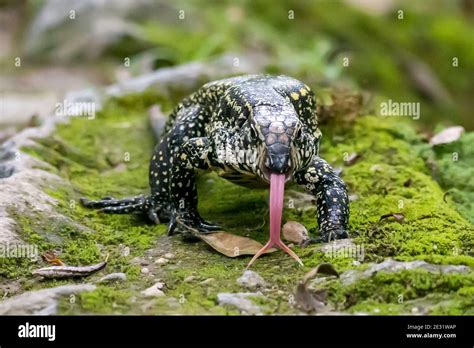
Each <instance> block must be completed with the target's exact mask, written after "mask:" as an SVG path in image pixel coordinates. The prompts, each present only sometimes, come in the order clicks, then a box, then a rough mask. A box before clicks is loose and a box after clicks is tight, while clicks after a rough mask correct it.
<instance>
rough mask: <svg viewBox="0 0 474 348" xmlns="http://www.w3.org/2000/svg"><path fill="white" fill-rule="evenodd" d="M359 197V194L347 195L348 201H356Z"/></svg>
mask: <svg viewBox="0 0 474 348" xmlns="http://www.w3.org/2000/svg"><path fill="white" fill-rule="evenodd" d="M358 199H359V195H358V194H355V193H354V194H352V195H349V201H350V202H354V201H357V200H358Z"/></svg>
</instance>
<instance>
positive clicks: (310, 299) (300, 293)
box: [295, 263, 339, 313]
mask: <svg viewBox="0 0 474 348" xmlns="http://www.w3.org/2000/svg"><path fill="white" fill-rule="evenodd" d="M318 273H321V274H328V275H334V276H336V277H339V273H338V272H337V271H336V269H335V268H334V266H333V265H331V264H330V263H321V264H319V265H318V266H317V267H315V268H313V269H311V270H310V271H309V272H308V273H306V274H305V275H304V277H303V281H302V282H301V283H300V284H298V286H297V287H296V294H295V301H296V304H297V305H298V306H299V307H300V308H301V309H302V310H303V311H305V312H308V313H310V312H318V313H324V312H328V311H330V308H329V307H328V306H327V305H326V304H325V301H326V298H327V295H328V293H327V290H325V289H319V290H315V291H311V290H309V289H308V283H309V281H310V280H311V279H313V278H314V277H315V276H316V275H317V274H318Z"/></svg>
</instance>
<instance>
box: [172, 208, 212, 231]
mask: <svg viewBox="0 0 474 348" xmlns="http://www.w3.org/2000/svg"><path fill="white" fill-rule="evenodd" d="M177 227H182V228H183V229H184V230H191V231H192V232H194V233H196V232H197V233H203V234H206V233H212V232H215V231H219V230H221V227H220V226H219V225H217V224H215V223H212V222H209V221H206V220H204V219H203V218H202V217H201V216H199V214H197V213H194V214H189V213H188V214H179V215H177V214H175V215H173V217H172V218H171V220H170V223H169V225H168V235H169V236H172V235H173V234H174V233H175V232H176V228H177Z"/></svg>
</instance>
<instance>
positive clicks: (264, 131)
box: [82, 75, 349, 247]
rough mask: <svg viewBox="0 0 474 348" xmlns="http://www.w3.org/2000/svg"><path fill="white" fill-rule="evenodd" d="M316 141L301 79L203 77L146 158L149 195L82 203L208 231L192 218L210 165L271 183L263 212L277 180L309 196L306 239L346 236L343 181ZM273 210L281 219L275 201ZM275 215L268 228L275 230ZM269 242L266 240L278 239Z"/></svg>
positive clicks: (244, 181) (238, 177)
mask: <svg viewBox="0 0 474 348" xmlns="http://www.w3.org/2000/svg"><path fill="white" fill-rule="evenodd" d="M320 138H321V132H320V130H319V129H318V120H317V115H316V102H315V97H314V93H313V92H312V91H311V89H310V88H309V87H308V86H306V85H305V84H303V83H302V82H300V81H298V80H296V79H293V78H290V77H287V76H272V75H247V76H238V77H233V78H228V79H223V80H219V81H214V82H210V83H207V84H205V85H204V86H202V87H201V88H200V89H199V90H198V91H197V92H195V93H193V94H191V95H190V96H188V97H187V98H185V99H184V100H183V101H182V102H181V103H180V104H179V105H177V106H176V108H175V109H174V111H173V112H172V113H171V115H170V117H169V120H168V122H167V124H166V126H165V129H164V134H163V136H162V137H161V141H160V142H159V144H158V145H157V146H156V147H155V150H154V153H153V156H152V158H151V162H150V171H149V182H150V188H151V194H150V195H149V196H142V195H141V196H137V197H133V198H125V199H114V198H111V197H106V198H103V199H101V200H98V201H90V200H87V199H82V203H83V204H84V205H85V206H86V207H91V208H97V209H100V210H101V211H102V212H105V213H114V214H124V213H133V212H141V213H145V214H146V215H147V216H148V217H149V218H150V219H151V220H152V221H154V222H155V223H157V224H158V223H160V222H168V221H169V228H168V233H169V234H170V235H171V234H173V232H174V231H175V229H176V226H177V224H178V222H179V225H180V226H182V225H184V226H189V227H191V228H193V229H194V230H198V231H200V232H202V233H206V232H211V231H215V230H218V229H220V228H219V227H218V226H216V225H215V224H213V223H210V222H208V221H206V220H204V219H203V218H202V217H201V216H200V215H199V212H198V210H197V202H198V197H197V189H196V174H197V169H204V170H214V171H216V172H217V173H218V174H219V175H220V176H221V177H224V178H226V179H228V180H230V181H232V182H235V183H237V184H240V185H244V186H249V187H259V186H260V187H268V186H269V184H271V185H270V215H272V209H274V208H272V204H273V205H275V204H276V205H277V206H278V204H277V203H272V194H273V197H274V199H273V201H279V200H280V201H282V200H283V188H284V185H285V182H289V181H294V182H296V183H297V184H300V185H302V186H304V188H305V189H306V190H307V191H309V192H310V193H311V194H313V195H314V196H315V197H316V204H317V218H318V224H319V237H318V238H315V239H312V241H317V242H319V241H328V240H332V239H336V238H346V237H347V236H348V235H347V225H348V220H349V200H348V196H347V190H346V186H345V184H344V182H343V181H342V180H341V179H340V178H339V177H338V175H337V174H336V173H335V172H334V170H333V169H332V168H331V167H330V165H329V164H328V163H327V162H326V161H324V160H323V159H322V158H320V157H319V154H318V152H319V142H320ZM278 178H279V179H278ZM273 180H275V184H273ZM278 180H279V181H280V183H277V181H278ZM272 186H275V187H277V186H278V187H280V188H279V189H277V188H275V189H273V187H272ZM275 197H276V198H275ZM280 205H281V204H280ZM278 209H280V212H279V214H278V213H277V214H276V215H279V219H280V221H281V209H282V206H281V208H278ZM276 215H275V216H276ZM276 219H277V220H275V224H278V226H277V227H274V228H273V229H275V228H277V229H278V233H279V229H280V226H279V224H280V222H279V221H278V218H276ZM270 221H271V222H272V218H271V219H270ZM270 225H272V223H271V224H270ZM270 229H271V230H272V226H270ZM271 233H272V232H271ZM275 234H276V232H274V237H275V238H276V239H278V240H279V237H276V235H275ZM275 238H274V239H275ZM276 239H275V240H273V242H274V243H270V242H269V244H271V245H274V244H278V243H277V240H276ZM271 245H270V246H271ZM285 247H286V246H285Z"/></svg>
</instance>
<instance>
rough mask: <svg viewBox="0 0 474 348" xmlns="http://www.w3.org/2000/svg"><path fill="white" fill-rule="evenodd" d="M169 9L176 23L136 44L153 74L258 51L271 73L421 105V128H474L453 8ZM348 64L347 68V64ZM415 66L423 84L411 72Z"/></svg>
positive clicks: (307, 4) (461, 29) (229, 4)
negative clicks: (155, 69)
mask: <svg viewBox="0 0 474 348" xmlns="http://www.w3.org/2000/svg"><path fill="white" fill-rule="evenodd" d="M174 6H175V7H176V13H177V16H176V23H175V25H169V24H167V25H164V24H162V23H161V24H160V22H159V21H149V22H145V23H141V24H140V28H141V30H140V34H139V35H138V37H137V38H138V40H143V41H145V42H148V43H149V44H150V50H151V51H152V52H153V53H154V54H155V56H156V62H157V65H158V66H163V65H173V64H179V63H183V62H186V61H190V60H195V59H205V58H208V57H209V56H212V55H215V54H219V53H222V52H229V51H230V52H237V53H238V52H242V53H244V52H261V53H265V54H267V55H268V56H269V57H270V59H271V61H270V65H269V66H268V71H269V72H273V73H285V74H289V75H293V76H295V77H298V78H301V79H303V80H304V81H305V82H307V83H308V84H310V85H314V84H315V85H317V86H321V85H323V86H324V85H337V86H343V87H347V88H354V86H357V87H359V88H363V89H367V90H370V91H373V92H375V93H377V94H381V95H383V96H386V97H387V98H391V99H393V100H398V101H410V102H420V103H421V110H422V116H421V121H422V122H423V121H424V123H425V124H427V125H431V124H433V121H435V122H438V121H440V122H443V123H446V124H449V123H461V124H464V125H465V126H466V127H468V128H470V129H472V128H473V127H474V121H473V119H472V117H471V116H470V113H471V106H472V96H473V95H474V80H473V79H472V76H473V72H474V50H472V47H473V43H474V41H473V38H474V27H473V25H472V18H469V17H468V15H466V14H464V13H463V12H462V10H461V8H460V4H458V3H456V2H449V1H430V2H429V3H426V4H423V3H420V2H418V3H417V2H415V3H413V2H409V1H399V2H396V5H395V6H394V7H393V8H392V9H391V10H389V11H388V12H387V13H385V14H369V13H367V12H363V11H362V10H360V9H358V8H356V7H353V6H351V5H349V4H347V3H346V2H342V1H290V0H284V1H278V2H270V1H263V0H260V1H177V2H176V3H175V5H174ZM180 10H182V11H184V15H185V18H183V19H182V20H180V19H179V18H178V16H179V15H178V13H179V11H180ZM399 10H402V11H403V14H402V15H403V19H399V16H400V13H399V12H398V11H399ZM291 11H293V12H291ZM292 18H293V19H292ZM237 53H236V54H237ZM344 58H348V62H349V66H343V62H344ZM453 58H457V59H458V66H453ZM420 65H421V70H422V71H421V72H419V73H420V74H421V79H422V81H421V82H420V81H419V79H420V78H418V79H417V78H416V76H414V72H413V69H414V70H416V71H418V70H420V69H419V68H420ZM424 81H426V82H424ZM438 85H439V87H438Z"/></svg>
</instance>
